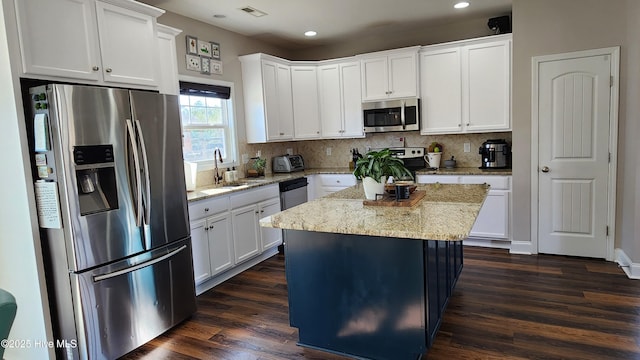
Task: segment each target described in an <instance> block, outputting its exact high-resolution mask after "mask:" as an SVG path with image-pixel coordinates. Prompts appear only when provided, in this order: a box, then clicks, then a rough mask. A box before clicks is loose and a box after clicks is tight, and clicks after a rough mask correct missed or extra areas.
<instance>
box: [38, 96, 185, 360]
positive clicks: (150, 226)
mask: <svg viewBox="0 0 640 360" xmlns="http://www.w3.org/2000/svg"><path fill="white" fill-rule="evenodd" d="M29 93H30V97H31V114H32V116H31V117H29V119H32V120H33V126H32V136H33V138H32V139H31V145H32V150H33V154H32V156H33V159H34V161H33V171H34V178H35V179H36V182H35V189H36V198H37V204H36V205H37V207H38V215H39V221H40V226H41V227H42V228H44V229H46V230H44V231H43V232H44V236H43V250H44V253H45V264H46V265H47V266H46V269H47V274H46V276H47V286H48V289H49V292H50V300H51V302H52V304H54V309H55V311H52V318H53V321H54V334H55V335H56V340H57V341H61V344H64V345H65V346H62V348H61V349H58V356H59V357H66V358H68V359H76V358H81V359H115V358H117V357H120V356H122V355H124V354H126V353H127V352H129V351H131V350H133V349H135V348H136V347H138V346H140V345H142V344H144V343H145V342H147V341H149V340H151V339H152V338H154V337H156V336H158V335H159V334H161V333H162V332H164V331H166V330H167V329H169V328H171V327H172V326H174V325H175V324H177V323H179V322H180V321H182V320H184V319H185V318H187V317H189V316H190V315H191V314H192V313H193V312H194V311H195V290H194V280H193V271H192V267H193V265H192V255H191V239H190V233H189V223H188V212H187V200H186V190H185V183H184V173H183V172H184V168H183V159H182V142H181V130H180V118H179V110H178V100H177V97H176V96H172V95H161V94H157V93H152V92H143V91H133V90H126V89H111V88H101V87H90V86H76V85H60V84H52V85H47V86H40V87H35V88H31V89H30V91H29Z"/></svg>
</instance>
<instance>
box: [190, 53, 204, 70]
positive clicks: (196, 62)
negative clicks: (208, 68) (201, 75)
mask: <svg viewBox="0 0 640 360" xmlns="http://www.w3.org/2000/svg"><path fill="white" fill-rule="evenodd" d="M200 69H201V63H200V56H197V55H187V70H192V71H200Z"/></svg>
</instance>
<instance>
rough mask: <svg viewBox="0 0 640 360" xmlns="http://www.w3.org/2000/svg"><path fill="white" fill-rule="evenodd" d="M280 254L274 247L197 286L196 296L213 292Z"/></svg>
mask: <svg viewBox="0 0 640 360" xmlns="http://www.w3.org/2000/svg"><path fill="white" fill-rule="evenodd" d="M277 253H278V247H277V246H276V247H273V248H271V249H268V250H266V251H265V252H263V253H262V254H260V255H258V256H256V257H254V258H252V259H249V260H247V261H245V262H243V263H241V264H240V265H238V266H235V267H233V268H231V269H229V270H227V271H225V272H223V273H221V274H218V275H216V276H214V277H212V278H211V279H209V280H207V281H205V282H203V283H200V284H198V285H196V295H200V294H202V293H203V292H205V291H207V290H211V289H213V288H214V287H215V286H217V285H219V284H221V283H223V282H225V281H227V280H229V279H231V278H232V277H234V276H236V275H238V274H240V273H241V272H243V271H245V270H247V269H249V268H251V267H253V266H255V265H257V264H259V263H261V262H263V261H265V260H267V259H268V258H270V257H272V256H273V255H275V254H277Z"/></svg>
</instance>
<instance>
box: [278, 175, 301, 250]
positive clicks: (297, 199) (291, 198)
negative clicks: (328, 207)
mask: <svg viewBox="0 0 640 360" xmlns="http://www.w3.org/2000/svg"><path fill="white" fill-rule="evenodd" d="M306 202H307V178H306V177H301V178H297V179H291V180H286V181H283V182H281V183H280V208H281V209H282V210H286V209H290V208H292V207H294V206H297V205H300V204H302V203H306ZM286 242H287V236H286V232H283V236H282V245H280V246H278V252H279V253H281V254H284V244H285V243H286Z"/></svg>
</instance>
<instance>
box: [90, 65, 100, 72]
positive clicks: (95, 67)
mask: <svg viewBox="0 0 640 360" xmlns="http://www.w3.org/2000/svg"><path fill="white" fill-rule="evenodd" d="M91 70H93V71H98V70H100V68H99V67H97V66H94V67H92V68H91Z"/></svg>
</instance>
